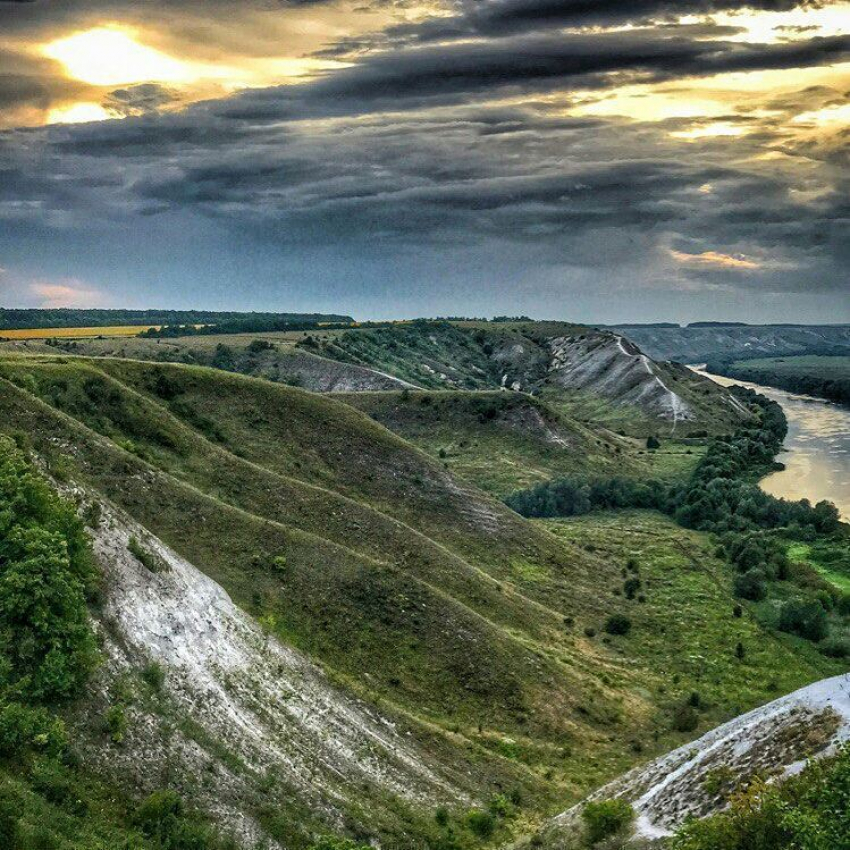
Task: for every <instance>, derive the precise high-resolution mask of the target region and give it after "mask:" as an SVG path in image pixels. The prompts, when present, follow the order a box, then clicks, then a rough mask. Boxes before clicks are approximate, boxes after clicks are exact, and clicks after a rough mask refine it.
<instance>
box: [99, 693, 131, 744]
mask: <svg viewBox="0 0 850 850" xmlns="http://www.w3.org/2000/svg"><path fill="white" fill-rule="evenodd" d="M103 731H104V732H106V733H107V734H108V735H109V737H110V739H111V741H112V743H113V744H120V743H121V742H122V741H123V740H124V736H125V735H126V734H127V712H126V711H125V709H124V706H123V705H122V704H121V703H116V704H115V705H112V706H110V707H109V708H108V709H107V711H106V714H105V715H104V718H103Z"/></svg>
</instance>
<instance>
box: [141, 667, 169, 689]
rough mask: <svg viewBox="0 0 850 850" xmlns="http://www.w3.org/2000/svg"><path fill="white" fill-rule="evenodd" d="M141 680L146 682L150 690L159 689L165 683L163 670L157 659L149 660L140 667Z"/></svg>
mask: <svg viewBox="0 0 850 850" xmlns="http://www.w3.org/2000/svg"><path fill="white" fill-rule="evenodd" d="M142 681H144V682H145V683H146V684H148V685H149V686H150V687H151V689H152V690H154V691H157V692H159V691H161V690H162V686H163V685H164V684H165V670H164V669H163V667H162V664H160V663H159V662H158V661H149V662H148V663H147V664H145V666H144V667H143V668H142Z"/></svg>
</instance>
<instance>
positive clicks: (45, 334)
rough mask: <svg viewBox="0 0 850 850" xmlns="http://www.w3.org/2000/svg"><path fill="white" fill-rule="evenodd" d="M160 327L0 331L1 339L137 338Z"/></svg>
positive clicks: (129, 326)
mask: <svg viewBox="0 0 850 850" xmlns="http://www.w3.org/2000/svg"><path fill="white" fill-rule="evenodd" d="M160 327H162V326H161V325H113V326H112V327H108V328H24V329H22V330H17V331H4V330H0V338H2V339H50V338H52V337H64V338H66V339H67V338H72V339H76V338H83V337H92V336H137V335H138V334H140V333H141V332H142V331H146V330H149V329H150V328H157V329H159V328H160Z"/></svg>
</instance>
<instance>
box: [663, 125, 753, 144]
mask: <svg viewBox="0 0 850 850" xmlns="http://www.w3.org/2000/svg"><path fill="white" fill-rule="evenodd" d="M745 132H746V130H745V129H744V128H743V127H740V126H738V125H737V124H730V123H729V122H728V121H716V122H714V123H712V124H700V125H697V126H696V127H692V128H691V129H689V130H677V131H675V132H673V133H671V134H670V135H671V136H672V137H673V138H674V139H685V140H689V141H695V140H696V139H706V138H717V137H721V136H742V135H744V133H745Z"/></svg>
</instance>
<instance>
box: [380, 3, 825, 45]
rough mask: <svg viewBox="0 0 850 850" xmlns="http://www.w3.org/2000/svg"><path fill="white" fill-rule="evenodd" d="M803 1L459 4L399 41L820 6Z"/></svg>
mask: <svg viewBox="0 0 850 850" xmlns="http://www.w3.org/2000/svg"><path fill="white" fill-rule="evenodd" d="M819 5H821V4H820V3H817V2H811V3H806V2H800V0H630V2H622V0H495V2H487V3H482V2H480V0H472V2H470V1H469V0H467V2H460V3H458V4H457V7H456V8H457V10H458V13H457V14H456V15H455V16H451V17H447V18H437V19H433V20H431V21H426V22H425V23H424V24H422V25H412V26H401V27H398V28H396V29H395V30H394V33H395V34H396V35H398V36H401V35H405V34H406V35H409V36H412V37H414V38H416V39H418V40H434V39H445V38H454V37H459V36H468V35H473V34H478V35H504V34H506V33H515V32H521V31H526V30H542V29H551V28H566V27H570V28H573V27H587V26H615V25H619V24H624V23H635V22H638V23H640V22H645V21H648V20H661V21H663V20H675V19H676V18H679V17H682V16H684V15H709V14H712V13H717V12H735V11H741V10H745V9H747V10H758V11H768V12H781V11H787V10H789V9H793V8H796V7H799V6H819Z"/></svg>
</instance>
